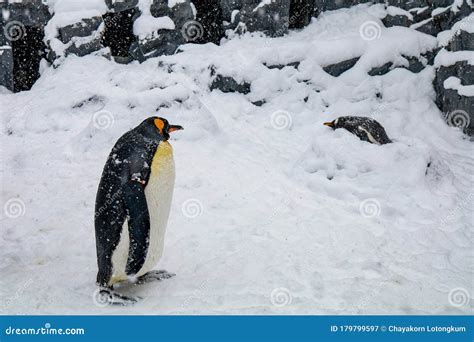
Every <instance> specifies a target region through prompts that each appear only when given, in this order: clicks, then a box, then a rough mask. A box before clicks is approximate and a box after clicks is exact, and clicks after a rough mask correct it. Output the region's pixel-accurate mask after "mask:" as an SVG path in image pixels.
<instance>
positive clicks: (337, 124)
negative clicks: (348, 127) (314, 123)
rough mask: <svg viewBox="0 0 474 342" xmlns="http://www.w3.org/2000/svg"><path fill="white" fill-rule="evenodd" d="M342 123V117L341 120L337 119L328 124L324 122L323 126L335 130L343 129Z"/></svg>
mask: <svg viewBox="0 0 474 342" xmlns="http://www.w3.org/2000/svg"><path fill="white" fill-rule="evenodd" d="M344 122H345V120H344V117H342V118H337V119H335V120H332V121H329V122H325V123H323V125H325V126H328V127H331V128H332V129H337V128H341V127H344Z"/></svg>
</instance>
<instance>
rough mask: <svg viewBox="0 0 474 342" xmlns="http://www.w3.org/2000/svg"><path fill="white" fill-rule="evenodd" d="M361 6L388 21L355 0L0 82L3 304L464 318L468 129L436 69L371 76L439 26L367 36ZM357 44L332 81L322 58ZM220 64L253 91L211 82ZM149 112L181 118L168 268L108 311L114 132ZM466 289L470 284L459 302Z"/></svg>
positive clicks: (48, 309)
mask: <svg viewBox="0 0 474 342" xmlns="http://www.w3.org/2000/svg"><path fill="white" fill-rule="evenodd" d="M367 21H375V22H378V18H377V17H374V16H372V15H371V14H370V11H367V8H366V7H364V6H360V7H356V8H352V9H344V10H339V11H333V12H328V13H325V14H323V15H321V17H319V18H318V19H317V20H313V22H312V23H311V25H310V26H308V27H307V28H305V29H303V30H301V31H293V32H290V33H289V34H288V35H287V36H285V37H282V38H275V39H271V38H265V37H263V36H261V35H257V34H254V35H249V34H247V35H245V36H243V37H234V38H233V39H229V40H225V41H223V43H222V45H221V46H216V45H213V44H206V45H193V44H188V45H186V46H184V47H183V52H181V53H178V54H176V55H173V56H163V57H159V58H154V59H150V60H148V61H146V62H144V63H142V64H138V63H131V64H129V65H120V64H116V63H114V62H112V61H109V60H107V59H105V58H102V57H98V56H86V57H83V58H78V57H75V56H70V57H68V58H66V59H65V61H64V62H63V64H62V65H60V66H59V67H58V68H57V69H53V68H46V69H45V70H44V71H43V74H42V77H41V78H40V79H39V80H38V81H37V83H36V84H35V85H34V87H33V88H32V90H31V91H27V92H21V93H17V94H11V93H9V92H0V102H1V106H0V111H1V117H2V130H1V140H2V144H1V146H2V153H1V157H2V160H1V166H2V170H1V171H2V172H1V174H2V206H4V210H3V211H2V212H1V215H2V217H1V220H2V221H1V223H2V234H1V240H0V242H1V246H2V248H1V249H0V257H1V259H2V265H1V266H0V267H1V276H0V282H1V283H0V296H1V297H0V300H1V303H2V304H1V307H0V308H1V309H2V310H3V312H5V313H10V314H26V313H28V314H466V313H471V312H472V311H471V310H472V304H473V303H472V299H469V296H470V297H471V298H472V294H473V282H472V279H473V250H474V249H473V241H472V222H473V221H472V200H473V198H472V197H473V196H472V190H473V176H472V175H473V171H474V158H473V153H472V152H473V147H472V142H470V141H469V140H468V139H467V138H466V136H464V135H463V134H462V133H461V131H460V130H459V129H458V128H455V127H449V126H448V125H446V123H445V122H444V119H443V117H442V114H441V113H440V111H439V110H438V109H437V107H436V105H435V104H434V91H433V87H432V80H433V77H434V69H433V68H432V67H429V66H428V67H427V68H426V69H425V70H423V71H422V72H420V73H418V74H415V73H411V72H410V71H408V70H406V69H403V68H397V69H394V70H392V71H391V72H389V73H388V74H386V75H383V76H376V77H369V76H368V75H367V71H368V70H369V69H370V68H371V67H375V66H379V65H383V64H384V63H386V62H388V61H394V60H397V59H398V58H400V56H401V54H404V55H410V56H417V55H419V54H420V53H422V52H423V51H425V50H427V49H428V48H430V47H432V46H436V44H437V41H436V40H434V41H433V40H432V37H430V36H427V35H424V34H422V33H419V32H415V31H412V30H410V29H407V28H401V27H392V28H388V29H385V28H384V29H383V31H382V32H381V34H380V37H379V38H377V39H374V40H371V41H366V40H363V39H362V38H361V36H360V35H359V28H360V26H361V24H362V23H364V22H367ZM354 56H362V57H361V59H360V60H359V62H358V63H357V64H356V65H355V66H354V68H352V69H351V70H349V71H347V72H346V73H344V74H342V75H341V76H340V77H337V78H335V77H332V76H330V75H328V74H326V73H325V72H324V71H323V69H322V67H323V66H325V65H327V64H330V63H335V62H339V61H341V60H344V59H348V58H351V57H354ZM296 61H299V62H301V63H300V65H299V67H298V68H297V69H296V68H294V67H291V66H287V67H284V68H282V69H278V68H274V69H269V68H267V67H266V66H264V64H263V63H265V64H266V65H276V64H287V63H290V62H296ZM211 65H214V67H215V69H216V72H218V73H221V74H224V75H231V76H233V77H234V78H236V79H238V80H245V81H247V82H252V86H251V93H250V94H248V95H242V94H238V93H227V94H224V93H222V92H220V91H217V90H216V91H213V92H210V91H209V90H208V89H209V84H210V82H211V71H210V66H211ZM168 70H171V73H169V72H168ZM257 100H265V101H266V102H265V104H263V105H262V106H261V107H257V106H255V105H253V104H252V103H251V102H253V101H257ZM163 104H166V105H167V108H165V107H160V106H161V105H163ZM159 107H160V109H159V110H158V111H157V108H159ZM152 115H160V116H163V117H166V118H168V119H169V121H170V122H171V123H175V124H180V125H183V126H184V127H185V130H184V131H182V132H177V133H174V135H173V138H172V140H171V144H172V145H173V146H174V152H175V162H176V173H177V178H176V185H175V191H174V199H173V203H172V208H171V214H170V219H169V223H168V230H167V235H166V238H165V250H164V256H163V258H162V259H161V261H160V262H159V264H158V265H157V269H166V270H168V271H170V272H175V273H177V276H176V277H174V278H172V279H169V280H165V281H163V282H158V283H150V284H147V285H141V286H135V285H131V284H125V285H123V286H122V287H121V288H120V289H119V290H120V291H122V292H123V293H124V294H128V295H134V296H140V297H142V300H141V301H140V302H138V303H137V304H136V305H134V306H129V307H100V306H97V305H95V304H94V302H93V294H94V291H95V290H96V286H95V277H96V271H97V269H96V256H95V237H94V224H93V218H94V201H95V195H96V191H97V186H98V182H99V179H100V176H101V172H102V169H103V166H104V163H105V161H106V158H107V156H108V154H109V152H110V150H111V148H112V146H113V145H114V143H115V142H116V140H117V139H118V138H119V137H120V136H121V135H122V134H123V133H124V132H126V131H127V130H129V129H131V128H133V127H135V126H136V125H138V124H139V123H140V122H141V121H142V120H143V119H145V118H147V117H149V116H152ZM342 115H362V116H369V117H372V118H374V119H376V120H377V121H379V122H380V123H381V124H382V125H383V126H384V127H385V129H386V131H387V133H388V135H389V137H390V138H392V140H393V143H391V144H387V145H381V146H379V145H372V144H369V143H367V142H363V141H360V140H359V139H358V138H357V137H355V136H353V135H352V134H350V133H349V132H347V131H345V130H336V131H333V130H331V129H330V128H328V127H326V126H323V125H322V123H323V122H325V121H328V120H332V119H334V118H336V117H338V116H342ZM428 164H429V165H430V166H429V167H427V165H428ZM11 203H16V204H17V205H18V206H17V207H15V208H16V209H18V210H17V211H13V209H15V208H13V207H11ZM16 216H18V217H16ZM459 289H461V290H462V291H465V293H467V294H468V295H469V296H468V298H467V299H466V302H465V303H463V304H464V305H452V293H453V291H457V290H459ZM450 299H451V300H450Z"/></svg>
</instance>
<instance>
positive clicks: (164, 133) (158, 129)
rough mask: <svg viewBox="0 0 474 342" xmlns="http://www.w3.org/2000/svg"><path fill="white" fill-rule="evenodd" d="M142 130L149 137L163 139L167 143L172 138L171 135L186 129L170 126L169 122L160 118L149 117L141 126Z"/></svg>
mask: <svg viewBox="0 0 474 342" xmlns="http://www.w3.org/2000/svg"><path fill="white" fill-rule="evenodd" d="M140 128H142V130H143V133H145V134H146V135H147V136H150V137H153V138H156V137H161V138H162V140H165V141H166V140H168V139H169V138H170V133H172V132H174V131H179V130H182V129H184V128H183V127H182V126H180V125H170V124H169V122H168V120H166V119H165V118H161V117H159V116H152V117H149V118H148V119H146V120H145V121H143V122H142V123H141V124H140ZM160 140H161V139H160Z"/></svg>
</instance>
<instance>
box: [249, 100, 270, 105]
mask: <svg viewBox="0 0 474 342" xmlns="http://www.w3.org/2000/svg"><path fill="white" fill-rule="evenodd" d="M265 103H267V101H265V100H258V101H254V102H252V104H253V105H254V106H257V107H261V106H263V105H264V104H265Z"/></svg>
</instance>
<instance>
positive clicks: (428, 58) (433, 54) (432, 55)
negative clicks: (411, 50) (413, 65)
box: [422, 47, 442, 65]
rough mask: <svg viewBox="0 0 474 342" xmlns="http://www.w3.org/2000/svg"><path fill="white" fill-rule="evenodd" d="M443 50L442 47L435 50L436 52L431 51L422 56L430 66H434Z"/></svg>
mask: <svg viewBox="0 0 474 342" xmlns="http://www.w3.org/2000/svg"><path fill="white" fill-rule="evenodd" d="M441 49H442V48H441V47H438V48H435V49H434V50H429V51H427V52H425V53H423V54H422V56H423V57H424V58H426V63H427V64H428V65H433V63H434V60H435V58H436V55H437V54H438V52H439V51H440V50H441Z"/></svg>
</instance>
